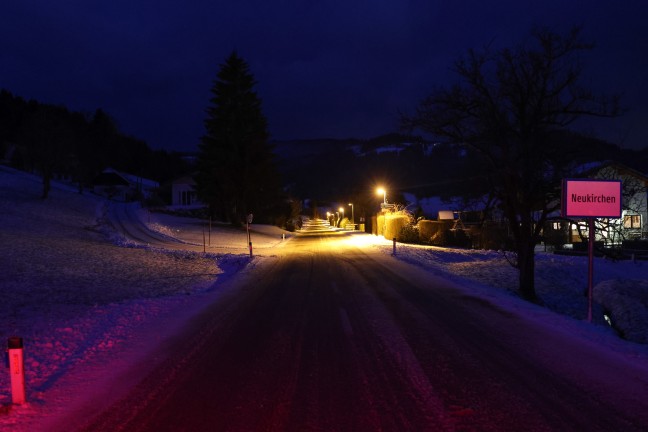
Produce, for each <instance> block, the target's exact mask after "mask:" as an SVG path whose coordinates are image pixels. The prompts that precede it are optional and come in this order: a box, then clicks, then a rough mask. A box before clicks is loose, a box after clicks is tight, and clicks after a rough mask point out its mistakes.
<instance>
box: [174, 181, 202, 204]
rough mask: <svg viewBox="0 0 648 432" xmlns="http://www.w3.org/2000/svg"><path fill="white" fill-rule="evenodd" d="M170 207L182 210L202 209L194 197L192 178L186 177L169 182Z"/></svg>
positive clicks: (194, 183)
mask: <svg viewBox="0 0 648 432" xmlns="http://www.w3.org/2000/svg"><path fill="white" fill-rule="evenodd" d="M171 205H172V206H173V207H182V208H197V207H204V204H203V203H202V202H201V201H199V200H198V197H197V195H196V181H195V180H194V179H193V177H192V176H190V175H187V176H184V177H180V178H177V179H175V180H173V181H172V182H171Z"/></svg>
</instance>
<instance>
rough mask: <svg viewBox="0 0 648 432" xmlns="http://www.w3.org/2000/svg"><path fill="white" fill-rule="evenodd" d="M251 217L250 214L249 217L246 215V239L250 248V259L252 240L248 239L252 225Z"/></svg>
mask: <svg viewBox="0 0 648 432" xmlns="http://www.w3.org/2000/svg"><path fill="white" fill-rule="evenodd" d="M253 217H254V216H253V215H252V213H250V214H249V215H247V219H246V222H247V224H246V227H247V238H248V244H249V246H250V258H252V238H251V237H250V224H251V223H252V218H253Z"/></svg>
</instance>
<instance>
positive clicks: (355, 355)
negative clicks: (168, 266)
mask: <svg viewBox="0 0 648 432" xmlns="http://www.w3.org/2000/svg"><path fill="white" fill-rule="evenodd" d="M352 239H353V236H352V235H348V234H342V233H332V234H329V235H316V236H312V235H311V236H299V237H297V238H295V239H294V240H291V242H290V243H289V244H287V245H286V247H285V248H284V249H283V252H284V253H282V255H281V256H280V257H279V258H277V259H276V260H272V261H271V262H270V264H268V265H266V266H264V267H263V268H261V269H259V271H256V272H250V273H247V274H245V275H242V277H241V278H235V279H232V280H231V281H229V282H228V283H230V284H235V289H232V290H229V293H230V294H229V295H227V296H224V297H222V298H221V299H220V300H219V301H218V302H216V303H214V304H213V305H211V306H210V307H208V308H207V309H206V310H205V312H204V313H203V314H201V315H200V316H199V317H197V318H196V319H195V320H194V321H192V323H191V325H190V326H188V327H187V328H186V329H185V331H184V332H183V333H182V334H181V335H179V336H178V337H176V338H175V339H174V340H173V342H172V343H170V344H169V345H168V346H167V347H166V351H165V355H167V356H168V357H166V360H165V361H164V362H161V364H160V365H159V366H158V367H156V368H155V370H153V371H152V373H150V374H149V375H148V376H147V377H146V378H145V379H144V380H143V381H141V382H140V383H139V384H138V385H137V386H135V387H134V388H133V389H132V390H131V391H130V392H129V393H128V394H127V395H126V396H125V397H124V398H122V399H121V400H120V401H118V402H117V403H115V404H114V405H112V406H111V407H110V408H109V409H108V410H106V411H104V412H103V413H102V414H100V415H98V416H96V417H94V418H92V419H90V420H88V421H87V422H86V423H85V424H83V425H80V426H81V427H80V428H79V429H80V430H86V431H117V430H123V431H220V430H222V431H305V430H313V431H378V430H383V431H443V430H449V431H451V430H461V431H503V430H506V431H517V430H527V431H545V430H546V431H583V430H587V431H617V430H623V431H634V430H636V431H639V430H646V429H647V428H648V398H647V397H646V394H647V393H648V375H647V374H646V365H645V363H642V362H639V363H635V362H632V361H630V360H629V359H627V358H626V357H623V356H621V355H618V354H616V353H614V352H605V351H602V350H600V349H599V348H598V347H597V346H595V345H590V342H587V341H580V340H578V339H574V338H570V337H567V336H565V335H564V334H562V333H556V332H553V331H551V330H550V329H549V328H547V327H544V326H543V325H542V324H540V323H538V322H537V321H533V320H527V319H525V318H524V317H523V316H520V315H518V314H516V313H513V312H507V311H505V310H503V309H499V308H498V307H496V306H493V305H492V304H490V303H488V302H487V301H484V300H480V299H478V298H476V297H472V296H468V295H466V294H464V293H463V291H462V290H460V289H457V287H455V286H453V285H452V283H451V282H449V281H447V280H445V279H442V278H439V277H436V276H433V275H431V274H430V273H429V272H425V271H423V270H421V269H419V268H417V267H413V266H411V265H408V264H406V263H402V262H398V261H396V260H393V259H390V257H388V256H385V255H381V254H378V253H375V252H370V251H366V250H363V249H362V248H360V247H357V246H356V245H354V243H353V241H352ZM69 424H70V423H68V425H69Z"/></svg>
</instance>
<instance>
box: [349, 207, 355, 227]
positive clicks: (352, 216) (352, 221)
mask: <svg viewBox="0 0 648 432" xmlns="http://www.w3.org/2000/svg"><path fill="white" fill-rule="evenodd" d="M349 205H350V206H351V223H352V224H354V225H355V215H354V214H353V203H349Z"/></svg>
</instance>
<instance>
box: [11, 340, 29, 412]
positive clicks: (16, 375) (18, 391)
mask: <svg viewBox="0 0 648 432" xmlns="http://www.w3.org/2000/svg"><path fill="white" fill-rule="evenodd" d="M8 348H9V349H8V352H9V374H10V375H11V400H12V402H13V403H14V404H24V403H25V402H26V401H27V398H26V392H25V368H24V365H25V360H24V357H23V340H22V338H21V337H15V336H13V337H10V338H9V341H8Z"/></svg>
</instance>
